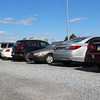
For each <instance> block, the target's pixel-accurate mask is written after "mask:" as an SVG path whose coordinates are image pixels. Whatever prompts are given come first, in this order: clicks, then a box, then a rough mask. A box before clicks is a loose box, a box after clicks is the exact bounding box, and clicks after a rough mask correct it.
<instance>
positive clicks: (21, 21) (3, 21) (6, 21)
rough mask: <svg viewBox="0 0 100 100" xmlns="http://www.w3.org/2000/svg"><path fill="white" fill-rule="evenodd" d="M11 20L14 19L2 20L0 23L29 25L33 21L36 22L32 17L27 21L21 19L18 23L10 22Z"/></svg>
mask: <svg viewBox="0 0 100 100" xmlns="http://www.w3.org/2000/svg"><path fill="white" fill-rule="evenodd" d="M12 20H14V18H4V20H0V23H3V24H21V25H31V24H32V23H33V22H34V21H37V19H36V18H34V17H29V18H27V19H21V20H20V21H12Z"/></svg>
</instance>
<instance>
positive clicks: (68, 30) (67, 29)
mask: <svg viewBox="0 0 100 100" xmlns="http://www.w3.org/2000/svg"><path fill="white" fill-rule="evenodd" d="M66 6H67V37H68V40H69V20H68V0H66Z"/></svg>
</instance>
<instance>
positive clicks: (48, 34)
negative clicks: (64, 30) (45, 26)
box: [43, 33, 52, 36]
mask: <svg viewBox="0 0 100 100" xmlns="http://www.w3.org/2000/svg"><path fill="white" fill-rule="evenodd" d="M43 34H44V35H45V36H51V35H52V34H50V33H43Z"/></svg>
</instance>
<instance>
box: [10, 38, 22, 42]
mask: <svg viewBox="0 0 100 100" xmlns="http://www.w3.org/2000/svg"><path fill="white" fill-rule="evenodd" d="M10 40H14V41H15V40H22V38H17V37H15V38H10Z"/></svg>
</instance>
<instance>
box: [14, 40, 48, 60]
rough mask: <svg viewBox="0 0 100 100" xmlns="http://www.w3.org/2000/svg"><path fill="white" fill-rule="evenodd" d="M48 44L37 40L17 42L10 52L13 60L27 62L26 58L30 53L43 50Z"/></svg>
mask: <svg viewBox="0 0 100 100" xmlns="http://www.w3.org/2000/svg"><path fill="white" fill-rule="evenodd" d="M48 45H49V43H47V42H45V41H42V40H39V39H25V40H19V41H17V42H16V43H15V45H14V46H13V50H12V57H13V59H16V60H17V59H22V60H25V61H29V59H28V58H27V57H28V55H29V54H30V52H31V51H35V50H39V49H43V48H45V47H47V46H48Z"/></svg>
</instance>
